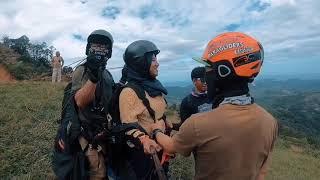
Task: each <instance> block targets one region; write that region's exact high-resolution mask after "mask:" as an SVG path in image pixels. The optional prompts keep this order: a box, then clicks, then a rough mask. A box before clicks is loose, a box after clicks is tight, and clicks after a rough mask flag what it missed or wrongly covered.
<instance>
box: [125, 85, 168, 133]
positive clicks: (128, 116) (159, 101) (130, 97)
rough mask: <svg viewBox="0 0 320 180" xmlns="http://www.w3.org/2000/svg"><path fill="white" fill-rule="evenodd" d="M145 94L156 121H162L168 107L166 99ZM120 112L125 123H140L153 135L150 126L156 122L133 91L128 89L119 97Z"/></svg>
mask: <svg viewBox="0 0 320 180" xmlns="http://www.w3.org/2000/svg"><path fill="white" fill-rule="evenodd" d="M145 93H146V98H147V99H148V100H149V102H150V107H151V108H152V109H153V110H154V111H155V118H156V120H160V119H161V118H162V116H163V114H164V112H165V110H166V107H167V103H166V101H165V99H164V97H163V96H156V97H150V96H149V95H148V93H147V92H145ZM119 110H120V118H121V120H122V122H123V123H133V122H138V123H139V125H140V126H142V127H143V129H145V130H146V132H147V133H148V134H150V133H151V127H150V125H151V124H153V123H154V120H153V119H152V117H151V116H150V114H149V112H148V110H147V108H146V107H145V106H144V105H143V103H142V100H141V99H139V97H138V96H137V94H136V93H135V92H134V90H133V89H131V88H128V87H127V88H124V89H123V90H122V91H121V94H120V97H119ZM129 134H130V131H129Z"/></svg>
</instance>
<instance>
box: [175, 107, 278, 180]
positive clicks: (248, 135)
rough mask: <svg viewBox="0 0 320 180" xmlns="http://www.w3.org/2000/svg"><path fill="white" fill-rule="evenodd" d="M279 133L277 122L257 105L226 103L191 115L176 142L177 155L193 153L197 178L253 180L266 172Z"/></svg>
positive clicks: (181, 128) (176, 136)
mask: <svg viewBox="0 0 320 180" xmlns="http://www.w3.org/2000/svg"><path fill="white" fill-rule="evenodd" d="M277 132H278V126H277V121H276V120H275V119H274V118H273V117H272V116H271V115H270V114H269V113H268V112H267V111H265V110H264V109H263V108H261V107H260V106H258V105H257V104H252V105H246V106H238V105H231V104H225V105H221V106H219V107H218V108H216V109H214V110H212V111H210V112H205V113H199V114H195V115H192V116H191V117H190V118H188V119H187V120H186V121H185V123H184V124H183V125H182V126H181V127H180V131H179V132H178V133H177V134H176V135H174V136H173V142H174V147H175V149H176V151H177V152H178V153H180V154H183V155H185V156H188V155H190V153H191V152H193V153H194V158H195V179H215V180H235V179H237V180H241V179H243V180H254V179H258V177H259V174H260V175H263V174H265V173H266V167H267V163H268V161H269V159H270V156H271V151H272V148H273V145H274V142H275V139H276V137H277Z"/></svg>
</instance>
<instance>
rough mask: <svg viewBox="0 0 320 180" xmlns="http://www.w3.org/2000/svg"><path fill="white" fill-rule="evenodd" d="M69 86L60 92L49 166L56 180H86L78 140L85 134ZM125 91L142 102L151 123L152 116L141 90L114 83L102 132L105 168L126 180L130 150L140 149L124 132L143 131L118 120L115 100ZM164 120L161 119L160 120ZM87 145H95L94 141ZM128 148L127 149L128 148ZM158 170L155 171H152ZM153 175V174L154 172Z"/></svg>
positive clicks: (86, 173) (129, 85) (134, 140)
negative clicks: (61, 93) (60, 99)
mask: <svg viewBox="0 0 320 180" xmlns="http://www.w3.org/2000/svg"><path fill="white" fill-rule="evenodd" d="M71 87H72V83H71V82H70V83H69V84H68V85H67V86H66V87H65V89H64V97H63V100H62V111H61V118H60V120H59V121H58V123H59V128H58V131H57V134H56V137H55V140H54V150H53V158H52V166H53V170H54V173H55V174H56V176H57V177H58V179H80V180H84V179H87V178H88V177H89V173H88V161H87V158H86V156H85V152H86V151H87V149H88V145H87V147H86V148H85V149H84V150H82V148H81V146H80V144H79V140H78V137H79V136H80V135H83V134H85V133H84V131H85V130H84V128H83V127H82V126H81V122H80V120H79V117H78V112H77V106H76V103H75V100H74V94H75V92H73V91H72V90H71ZM125 87H129V88H131V89H133V90H134V91H135V93H136V94H137V96H138V97H139V99H141V100H142V102H143V104H144V106H145V107H146V108H147V110H148V112H149V114H150V116H151V117H152V118H153V119H155V112H154V110H153V109H152V108H151V107H150V103H149V100H148V99H147V98H146V95H145V92H144V90H143V89H142V88H141V87H140V86H139V85H137V84H132V83H127V84H126V85H121V84H120V83H117V84H116V85H115V86H114V88H113V94H112V99H111V104H112V106H110V109H109V110H108V112H109V114H110V115H111V117H112V118H109V119H108V123H107V126H106V127H105V128H104V131H103V132H102V134H103V135H102V136H103V137H105V138H103V139H104V140H105V141H106V144H107V145H108V148H107V149H108V152H107V154H108V155H107V156H108V165H109V167H110V168H111V169H112V172H113V173H114V175H115V176H116V177H130V174H128V173H129V172H127V169H128V161H127V160H128V158H129V157H128V155H129V154H130V151H132V145H134V148H136V149H139V148H142V147H141V144H140V142H138V140H137V139H134V138H133V137H132V136H129V135H126V132H127V131H129V130H132V129H139V130H140V131H141V132H144V133H146V132H145V130H144V129H143V128H142V127H141V126H140V125H139V124H138V123H127V124H124V123H122V122H121V119H120V111H119V96H120V93H121V91H122V90H123V89H124V88H125ZM163 118H164V119H165V117H163ZM59 140H62V141H63V142H64V148H63V149H62V148H61V147H60V145H59ZM90 143H91V144H96V143H95V142H94V141H91V142H90ZM130 145H131V148H130V147H129V146H130ZM158 169H159V166H158V168H156V170H158ZM155 173H156V172H155Z"/></svg>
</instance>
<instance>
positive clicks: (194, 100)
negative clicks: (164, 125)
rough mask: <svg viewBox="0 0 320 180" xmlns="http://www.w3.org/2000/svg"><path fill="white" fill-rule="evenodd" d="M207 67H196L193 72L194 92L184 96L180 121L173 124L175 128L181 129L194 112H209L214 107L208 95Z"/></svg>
mask: <svg viewBox="0 0 320 180" xmlns="http://www.w3.org/2000/svg"><path fill="white" fill-rule="evenodd" d="M205 73H206V69H205V67H196V68H194V69H193V70H192V72H191V80H192V82H193V85H194V88H193V90H192V92H191V93H190V94H189V95H188V96H186V97H185V98H183V100H182V102H181V105H180V118H181V121H180V123H176V124H173V129H174V130H179V127H180V126H181V125H182V123H183V122H184V121H185V120H186V119H188V118H189V117H190V116H191V115H192V114H196V113H200V112H207V111H210V110H211V109H212V102H211V100H210V99H209V98H208V95H207V83H206V82H205Z"/></svg>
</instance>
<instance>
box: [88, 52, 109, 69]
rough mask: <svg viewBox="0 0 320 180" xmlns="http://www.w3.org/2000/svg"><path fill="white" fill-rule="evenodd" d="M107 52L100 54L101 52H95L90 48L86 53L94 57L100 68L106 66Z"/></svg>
mask: <svg viewBox="0 0 320 180" xmlns="http://www.w3.org/2000/svg"><path fill="white" fill-rule="evenodd" d="M108 52H109V50H106V51H105V52H102V51H97V50H94V49H92V48H90V49H89V52H88V56H93V57H95V59H96V60H97V61H99V62H100V65H101V66H105V65H106V64H107V61H108V57H109V56H108Z"/></svg>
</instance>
